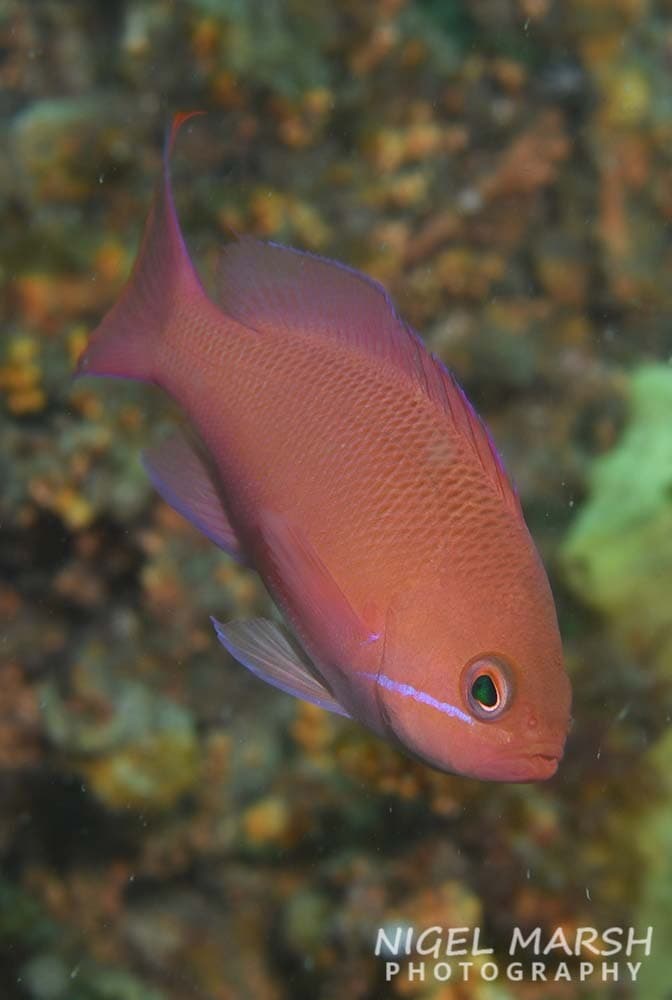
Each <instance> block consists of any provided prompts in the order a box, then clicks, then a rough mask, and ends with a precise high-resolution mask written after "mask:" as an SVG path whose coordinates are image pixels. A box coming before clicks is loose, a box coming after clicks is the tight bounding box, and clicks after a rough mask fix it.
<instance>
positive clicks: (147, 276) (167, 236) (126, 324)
mask: <svg viewBox="0 0 672 1000" xmlns="http://www.w3.org/2000/svg"><path fill="white" fill-rule="evenodd" d="M203 113H204V112H202V111H192V112H184V113H180V114H176V115H175V116H174V117H173V121H172V124H171V127H170V130H169V131H168V134H167V136H166V142H165V146H164V152H163V169H162V171H161V177H160V179H159V183H158V185H157V189H156V193H155V195H154V201H153V203H152V207H151V210H150V213H149V217H148V219H147V223H146V225H145V231H144V235H143V238H142V244H141V247H140V250H139V252H138V256H137V258H136V261H135V264H134V265H133V270H132V272H131V275H130V277H129V279H128V281H127V283H126V286H125V288H124V289H123V291H122V293H121V295H120V296H119V299H118V300H117V302H116V303H115V304H114V306H112V308H111V309H110V311H109V312H108V313H107V315H106V316H105V318H104V319H103V321H102V322H101V323H100V325H99V326H98V327H97V329H96V330H94V332H93V333H92V335H91V339H90V341H89V344H88V346H87V348H86V350H85V351H84V353H83V354H82V356H81V358H80V359H79V363H78V365H77V370H76V372H75V374H76V375H77V376H79V375H116V376H120V377H123V378H130V379H139V380H140V381H152V380H154V379H155V378H156V376H157V347H158V346H159V344H160V342H161V336H162V334H163V332H164V331H165V329H166V327H167V325H168V324H169V322H170V319H171V316H172V314H173V312H174V309H175V304H176V302H177V301H178V298H180V297H182V296H185V295H187V296H189V295H195V296H196V297H197V298H200V297H203V296H205V292H204V291H203V288H202V285H201V283H200V281H199V278H198V276H197V275H196V272H195V270H194V267H193V265H192V263H191V260H190V258H189V253H188V251H187V248H186V245H185V243H184V239H183V237H182V233H181V231H180V224H179V222H178V219H177V213H176V211H175V203H174V200H173V194H172V190H171V186H170V154H171V151H172V148H173V144H174V142H175V137H176V135H177V133H178V131H179V130H180V127H181V126H182V125H183V124H184V123H185V122H186V121H188V120H189V119H191V118H193V117H194V116H195V115H200V114H203Z"/></svg>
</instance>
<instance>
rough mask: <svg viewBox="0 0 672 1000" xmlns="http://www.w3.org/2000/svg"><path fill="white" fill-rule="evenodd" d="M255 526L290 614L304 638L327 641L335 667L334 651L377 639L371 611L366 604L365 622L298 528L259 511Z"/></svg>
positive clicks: (338, 658) (377, 633)
mask: <svg viewBox="0 0 672 1000" xmlns="http://www.w3.org/2000/svg"><path fill="white" fill-rule="evenodd" d="M260 527H261V534H262V537H263V539H264V542H265V543H266V547H267V550H268V555H269V558H270V559H271V561H272V562H274V563H275V564H276V566H277V568H278V573H279V576H280V577H281V579H282V582H283V585H284V589H285V593H284V595H283V597H284V598H285V599H286V601H287V603H288V605H289V607H290V610H291V611H297V612H298V616H299V617H300V619H301V620H302V621H303V622H304V623H305V624H306V626H307V627H308V632H309V634H319V635H321V636H322V637H323V638H328V639H329V646H330V647H331V652H332V654H333V655H334V657H335V662H339V660H340V657H338V655H337V653H338V650H339V649H345V650H352V648H353V647H354V648H356V647H358V646H366V645H368V644H369V643H371V642H375V641H376V640H378V639H379V638H380V631H379V629H377V628H376V627H375V626H374V624H373V623H374V622H375V620H376V619H377V617H378V615H377V611H376V608H375V607H374V606H373V604H372V605H371V607H370V608H367V609H366V621H365V620H364V618H363V617H362V616H361V615H360V614H359V613H358V612H357V611H356V610H355V609H354V608H353V606H352V604H351V603H350V601H349V600H348V597H347V596H346V594H345V593H344V592H343V590H342V589H341V587H340V586H339V584H338V582H337V581H336V580H335V579H334V577H333V576H332V574H331V572H330V571H329V568H328V567H327V566H326V565H325V563H324V561H323V560H322V558H321V557H320V555H319V553H318V552H317V551H316V550H315V548H314V546H313V545H312V544H311V542H310V539H309V538H308V536H307V535H306V533H305V531H304V530H303V529H302V528H301V527H300V526H299V525H298V524H296V523H294V522H293V521H291V520H290V519H289V518H287V517H285V516H284V515H282V514H277V513H274V512H271V511H263V512H262V515H261V517H260Z"/></svg>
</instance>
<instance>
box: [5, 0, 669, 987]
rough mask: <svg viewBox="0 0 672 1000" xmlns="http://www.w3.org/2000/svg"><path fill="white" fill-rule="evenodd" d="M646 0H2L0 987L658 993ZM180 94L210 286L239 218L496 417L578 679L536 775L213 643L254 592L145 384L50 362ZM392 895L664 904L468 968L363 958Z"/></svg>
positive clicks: (651, 102) (653, 91) (663, 636)
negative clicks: (525, 973)
mask: <svg viewBox="0 0 672 1000" xmlns="http://www.w3.org/2000/svg"><path fill="white" fill-rule="evenodd" d="M670 14H672V4H670V2H669V0H658V2H654V0H650V2H646V0H610V2H608V3H606V2H604V0H567V2H566V3H560V2H553V0H474V2H469V3H467V2H466V0H445V2H442V0H415V2H412V0H407V2H404V0H371V2H367V3H362V2H359V0H338V2H328V0H311V2H310V3H308V2H306V0H184V2H180V3H173V2H170V0H115V2H112V3H108V2H104V0H97V2H91V0H73V2H64V0H61V2H59V0H41V2H39V3H37V2H34V3H25V2H22V0H4V2H3V3H2V4H1V5H0V41H1V44H0V129H1V130H2V140H3V150H4V155H3V157H2V158H1V159H0V219H1V222H2V225H1V226H0V248H1V252H0V282H1V286H2V293H1V294H2V304H3V323H2V333H1V334H0V789H1V791H2V798H1V805H0V859H1V865H0V996H2V998H3V1000H238V998H241V1000H247V998H252V997H254V998H255V1000H290V998H291V1000H308V998H310V1000H313V998H318V997H319V998H320V1000H336V998H341V997H344V996H346V997H348V998H349V1000H381V998H387V997H391V998H394V997H400V998H401V997H404V998H414V1000H415V998H417V1000H463V998H476V1000H513V998H518V997H521V998H530V1000H534V998H537V997H543V998H544V1000H546V998H549V997H550V998H553V997H558V998H569V997H582V998H583V997H585V998H593V997H613V998H630V997H633V998H638V1000H639V998H641V1000H656V998H661V1000H662V998H663V997H664V996H665V995H666V994H665V990H666V988H668V987H667V984H668V983H669V979H670V974H671V972H670V967H669V954H667V953H668V952H669V941H670V936H671V935H672V927H671V926H670V913H671V912H672V870H671V869H670V862H669V858H670V856H672V850H671V847H672V787H671V785H670V778H669V774H670V764H671V763H672V742H671V740H670V735H669V734H670V721H671V718H672V612H671V611H670V608H671V607H672V600H671V597H672V531H671V530H670V529H671V528H672V443H671V442H672V430H671V428H672V422H671V420H670V414H671V413H672V366H671V364H670V362H671V361H672V332H671V331H672V291H671V289H672V283H671V282H670V274H671V273H672V244H670V239H669V232H670V225H671V224H672V152H671V151H672V90H671V89H670V76H669V67H670V55H671V53H672V34H671V33H670V28H669V19H670ZM196 107H198V108H206V109H208V110H209V112H210V114H209V117H208V118H206V119H201V120H198V121H195V122H194V123H193V127H191V128H190V129H189V132H188V134H185V135H184V137H183V138H181V141H180V148H179V150H178V152H177V155H176V158H175V186H176V191H177V195H178V201H179V207H180V212H181V217H182V220H183V224H184V228H185V231H186V232H187V234H188V237H189V242H190V246H191V248H192V250H193V251H194V254H195V256H196V258H197V259H198V261H199V264H200V266H201V268H202V273H203V274H204V276H205V280H206V282H207V281H208V279H209V276H211V272H212V262H213V259H214V255H215V254H216V251H217V246H218V244H219V243H220V241H221V240H222V239H224V238H225V235H226V233H227V231H228V230H229V229H230V228H233V229H235V230H238V231H242V232H250V233H254V234H256V235H259V236H261V237H268V238H273V239H275V240H279V241H281V242H285V243H290V244H292V245H295V246H298V247H302V248H304V249H309V250H314V251H318V252H320V253H324V254H327V255H329V256H334V257H337V258H340V259H342V260H345V261H347V262H349V263H350V264H352V265H354V266H357V267H360V268H362V269H363V270H365V271H367V272H368V273H370V274H372V275H374V276H375V277H377V278H379V279H380V280H382V281H383V282H384V283H385V284H386V285H387V286H388V288H389V289H390V291H391V292H392V294H393V296H394V298H395V300H396V302H397V304H398V306H399V308H400V310H401V312H402V313H403V315H404V316H405V317H406V318H407V319H408V320H409V322H411V323H412V324H413V326H415V327H416V328H417V329H418V330H419V331H420V332H421V333H422V335H423V336H424V337H425V339H426V341H427V342H428V343H429V344H430V345H431V347H432V349H433V350H434V351H436V352H437V353H438V354H440V355H441V357H442V358H443V359H444V360H445V361H446V362H447V363H448V364H449V365H450V366H451V367H452V368H453V369H454V370H455V371H456V373H457V374H458V376H459V378H460V379H461V381H462V383H463V384H464V386H465V388H466V389H467V391H468V393H469V395H470V397H471V398H472V400H473V401H474V403H475V404H476V405H477V407H478V409H479V411H480V412H481V413H482V414H483V415H484V416H485V418H486V419H487V420H488V422H489V425H490V427H491V428H492V431H493V434H494V436H495V439H496V440H497V442H498V444H499V446H500V448H501V450H502V452H503V454H504V457H505V461H506V464H507V467H508V469H509V470H510V472H511V474H512V476H513V478H514V480H515V481H516V483H517V486H518V489H519V491H520V494H521V498H522V501H523V505H524V508H525V511H526V516H527V519H528V523H529V525H530V528H531V530H532V533H533V534H534V536H535V538H536V539H537V541H538V544H539V546H540V549H541V551H542V554H543V556H544V559H545V561H546V564H547V566H548V568H549V572H550V575H551V579H552V584H553V587H554V590H555V593H556V597H557V602H558V608H559V613H560V618H561V626H562V631H563V636H564V639H565V651H566V657H567V662H568V667H569V670H570V672H571V675H572V682H573V687H574V717H575V722H574V727H573V730H572V732H571V734H570V738H569V742H568V748H567V753H566V757H565V760H564V762H563V764H562V766H561V768H560V771H559V773H558V775H557V776H556V777H555V778H554V779H553V780H552V781H550V782H548V783H546V784H543V785H532V786H515V785H512V786H497V785H494V784H481V783H477V782H473V781H468V780H465V779H461V778H457V777H452V776H447V775H441V774H438V773H434V772H432V771H430V770H428V769H427V768H425V767H423V766H422V765H420V764H417V763H414V762H412V761H409V760H408V759H406V758H405V757H402V756H401V755H400V754H399V753H398V751H397V750H396V749H394V748H393V747H391V746H387V745H385V744H383V743H381V742H379V741H377V740H375V739H374V738H373V737H370V736H369V735H367V733H365V732H364V731H363V730H362V729H360V728H358V727H356V726H355V725H353V724H351V723H349V722H347V721H345V720H341V719H337V718H335V717H332V716H328V715H326V714H325V713H323V712H322V711H321V710H319V709H316V708H313V707H311V706H307V705H303V704H299V703H298V702H295V701H294V700H292V699H290V698H288V697H285V696H283V695H281V694H279V693H278V692H276V691H273V690H271V689H269V688H266V687H265V686H264V685H261V684H259V683H257V682H256V681H255V680H254V678H252V677H250V676H249V675H247V674H246V673H245V671H243V670H242V669H240V668H239V667H236V665H235V664H234V663H233V662H232V661H230V660H228V659H227V657H226V655H225V653H224V651H223V650H222V649H221V647H219V646H218V644H217V642H216V640H215V638H214V636H213V634H212V632H211V628H210V624H209V620H208V616H209V615H210V614H216V615H217V616H218V617H219V618H226V617H231V616H233V615H235V614H239V615H250V614H254V613H258V612H260V611H262V610H263V609H264V608H265V606H266V601H267V599H266V597H265V595H264V593H263V591H262V589H261V588H260V586H259V584H258V582H257V581H256V579H255V577H254V575H253V574H251V573H249V572H247V571H245V570H243V569H240V568H239V567H237V566H235V565H233V564H232V563H231V562H230V561H229V560H228V559H227V558H226V557H225V556H223V555H222V554H221V553H219V552H218V551H217V550H215V549H214V548H213V546H212V545H210V544H209V543H208V542H207V541H206V540H204V539H203V538H201V537H200V536H197V535H196V533H195V532H194V531H193V530H192V529H191V528H190V527H189V526H188V525H187V524H186V523H185V522H184V521H182V520H181V519H180V518H179V517H178V516H177V515H176V514H174V513H173V512H172V511H171V510H170V509H168V508H167V507H166V506H165V504H163V503H162V501H161V500H159V498H158V497H157V496H156V495H154V493H153V492H152V489H151V487H150V485H149V483H148V481H147V479H146V477H145V475H144V473H143V471H142V468H141V466H140V462H139V453H140V450H141V448H142V447H143V446H144V445H145V444H146V443H147V441H148V440H150V439H153V438H156V437H158V436H159V435H160V434H161V432H162V430H163V429H164V428H165V427H167V426H168V425H169V424H170V422H171V418H172V416H173V414H172V412H171V408H170V406H169V404H168V403H167V402H166V401H165V400H164V399H162V398H161V397H160V396H159V395H158V394H157V393H156V392H155V391H153V390H152V389H151V388H149V387H146V386H145V387H143V386H138V385H126V384H123V383H114V384H104V383H97V384H95V385H94V384H91V383H87V382H86V381H81V382H78V383H77V384H72V383H71V380H70V373H71V371H72V366H73V362H74V360H75V358H76V357H77V355H78V353H79V351H80V350H81V348H82V346H83V345H84V343H85V341H86V336H87V331H88V330H89V329H90V328H91V326H92V325H93V324H95V322H96V321H97V320H98V319H99V318H100V316H101V315H102V314H103V312H104V311H105V309H106V308H107V307H108V306H109V305H110V304H111V303H112V301H113V300H114V298H115V296H116V295H117V293H118V291H119V289H120V287H121V285H122V283H123V281H124V278H125V276H126V274H127V273H128V269H129V267H130V265H131V262H132V260H133V256H134V253H135V249H136V248H137V243H138V238H139V235H140V231H141V226H142V223H143V221H144V218H145V215H146V212H147V208H148V204H149V200H150V198H151V188H152V183H153V180H154V178H155V176H156V172H157V168H158V165H159V162H160V148H161V135H162V131H163V129H164V127H165V124H166V122H167V120H168V119H169V116H170V114H171V113H172V112H173V111H175V110H178V109H188V108H196ZM395 924H402V925H404V926H406V925H414V926H416V927H425V926H431V925H432V924H438V925H442V926H448V925H454V926H463V925H466V926H470V927H471V926H481V927H482V928H483V933H484V935H485V937H487V941H488V943H489V944H490V945H492V947H494V949H495V957H496V958H497V960H498V961H500V962H501V963H502V964H503V965H504V964H505V963H506V957H507V956H506V949H507V944H508V942H509V940H510V935H511V930H512V928H513V927H514V926H520V927H522V928H524V929H525V928H527V929H529V928H533V927H536V926H540V927H542V928H543V929H544V932H545V933H549V934H550V933H552V932H553V930H554V929H555V928H556V927H563V928H564V929H565V930H566V932H567V934H568V935H570V936H571V935H572V934H573V933H574V931H575V929H576V928H577V927H580V926H594V927H598V928H600V927H602V928H604V927H608V926H614V925H618V926H630V925H635V926H638V927H640V928H641V927H643V926H644V925H647V924H652V925H654V947H653V954H652V955H651V956H650V958H649V959H647V960H646V961H645V962H644V963H643V968H642V971H641V975H640V977H639V982H638V983H635V984H634V985H633V984H632V983H631V982H630V981H629V980H627V979H625V978H622V979H621V981H620V982H618V983H614V982H611V981H609V982H606V983H603V982H600V981H597V980H593V981H592V982H591V981H586V982H581V981H580V980H579V978H578V974H577V975H576V976H574V978H572V980H571V981H570V982H566V981H564V982H563V981H560V982H558V983H552V982H545V983H544V982H533V981H532V980H531V979H530V978H529V977H528V978H527V979H526V980H525V981H523V982H510V981H507V980H506V979H500V980H498V981H497V982H496V983H489V982H487V981H486V980H485V979H484V978H482V977H481V976H480V975H479V974H478V968H479V963H480V965H481V966H482V964H483V961H484V960H483V959H476V960H475V963H476V965H475V968H476V972H475V973H474V975H473V977H472V979H471V980H470V981H469V982H466V983H465V982H461V981H457V980H456V979H453V980H451V981H450V982H440V981H438V980H436V979H435V978H433V977H432V976H431V975H428V977H427V979H426V981H425V982H419V981H409V980H408V977H404V976H403V975H401V976H399V977H397V978H396V979H395V980H393V981H392V982H391V983H390V984H386V983H385V982H384V966H383V963H382V961H381V959H380V958H376V957H375V956H374V953H373V952H374V945H375V934H376V930H377V928H378V927H387V926H392V925H395ZM560 957H563V956H560ZM586 957H589V956H586V955H583V956H578V957H573V958H571V959H570V960H569V961H570V965H571V966H572V968H573V969H574V970H576V969H577V968H578V963H579V962H580V961H581V960H582V958H586ZM556 958H557V955H556ZM402 964H403V963H402ZM430 964H431V963H430Z"/></svg>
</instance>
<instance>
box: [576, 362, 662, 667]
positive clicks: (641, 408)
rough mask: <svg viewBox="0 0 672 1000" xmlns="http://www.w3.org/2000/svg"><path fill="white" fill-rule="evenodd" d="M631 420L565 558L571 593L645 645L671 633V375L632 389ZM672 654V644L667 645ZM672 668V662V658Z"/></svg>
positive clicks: (597, 475) (658, 371)
mask: <svg viewBox="0 0 672 1000" xmlns="http://www.w3.org/2000/svg"><path fill="white" fill-rule="evenodd" d="M630 407H631V411H630V420H629V423H628V426H627V428H626V430H625V433H624V434H623V437H622V439H621V440H620V442H619V443H618V445H617V446H616V447H615V448H613V449H612V450H611V451H610V452H609V453H607V454H606V455H604V456H602V457H601V458H599V459H598V460H597V461H596V462H595V464H594V466H593V468H592V470H591V473H590V479H589V496H588V500H587V501H586V503H585V505H584V506H583V508H582V510H581V511H580V513H579V515H578V517H577V518H576V520H575V522H574V524H573V525H572V528H571V530H570V532H569V535H568V537H567V539H566V542H565V544H564V546H563V550H562V561H563V565H564V568H565V571H566V576H567V579H568V581H569V583H570V585H571V586H572V588H573V589H574V590H575V591H576V592H577V593H578V594H579V595H580V596H581V597H582V598H583V599H584V600H585V601H586V603H588V604H591V605H593V606H594V607H596V608H598V609H599V610H600V611H602V612H603V613H604V614H605V615H607V616H608V617H609V618H610V619H612V620H613V621H614V622H615V624H616V627H617V628H618V629H619V630H625V631H626V632H627V633H628V634H630V635H636V636H637V637H638V640H639V641H642V640H644V641H645V642H646V641H648V642H653V641H657V640H659V639H660V638H661V636H662V635H664V634H665V633H666V632H667V633H669V628H670V588H671V587H672V433H671V432H670V426H671V420H672V368H670V367H668V366H666V365H647V366H645V367H642V368H640V369H638V370H637V371H636V372H634V373H633V375H632V376H631V381H630ZM667 646H668V650H669V653H670V654H672V640H668V643H667ZM666 662H669V665H670V667H672V656H668V657H667V658H666Z"/></svg>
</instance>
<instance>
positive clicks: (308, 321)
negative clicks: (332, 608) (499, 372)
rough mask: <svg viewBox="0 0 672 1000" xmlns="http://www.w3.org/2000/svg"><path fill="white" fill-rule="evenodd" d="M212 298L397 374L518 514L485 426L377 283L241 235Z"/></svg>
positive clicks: (229, 309) (252, 321)
mask: <svg viewBox="0 0 672 1000" xmlns="http://www.w3.org/2000/svg"><path fill="white" fill-rule="evenodd" d="M217 299H218V302H219V304H220V306H221V308H222V309H223V310H224V312H225V313H227V314H228V315H230V316H231V317H233V318H234V319H236V320H238V321H239V322H240V323H243V324H245V325H246V326H248V327H251V328H253V329H255V330H257V331H258V332H259V333H269V334H273V333H280V334H282V333H289V332H293V333H304V334H306V335H308V336H312V337H315V336H318V337H319V336H321V337H328V338H332V339H333V338H336V339H338V340H340V341H342V342H343V343H346V344H349V345H351V346H353V347H354V348H355V349H357V350H360V351H364V352H366V353H367V354H369V355H372V356H373V357H375V358H377V359H379V360H380V361H381V362H386V363H389V364H390V365H392V366H393V367H394V368H395V369H396V370H398V371H401V372H403V373H404V374H405V375H406V376H407V377H408V378H409V379H411V380H412V381H413V383H414V384H415V385H416V386H417V387H418V388H419V389H420V390H421V391H422V392H424V393H425V395H426V396H428V397H429V398H430V399H431V400H432V401H433V402H434V403H435V404H436V405H437V406H439V407H440V408H441V409H442V411H443V413H444V414H445V415H446V416H447V417H448V419H450V420H451V421H452V423H453V424H454V425H455V426H456V427H457V428H458V429H459V431H460V432H461V434H462V435H463V437H464V438H465V439H466V441H467V442H468V443H469V444H470V445H471V447H472V448H473V449H474V452H475V454H476V456H477V457H478V460H479V461H480V462H481V464H482V466H483V469H484V471H485V472H486V474H488V476H489V477H490V479H491V481H492V483H493V486H494V487H495V489H496V490H497V491H498V493H500V495H501V496H502V498H503V500H504V501H505V502H506V503H507V504H508V505H509V506H510V507H511V508H512V509H513V510H515V511H517V512H519V511H520V506H519V502H518V498H517V495H516V492H515V489H514V488H513V486H512V485H511V483H510V482H509V480H508V477H507V475H506V472H505V470H504V466H503V464H502V460H501V458H500V457H499V455H498V453H497V449H496V448H495V445H494V443H493V441H492V439H491V437H490V434H489V433H488V430H487V428H486V427H485V425H484V424H483V422H482V421H481V420H480V418H479V416H478V414H477V413H476V411H475V410H474V408H473V407H472V405H471V403H470V402H469V400H468V399H467V397H466V396H465V394H464V392H463V390H462V389H461V387H460V386H459V384H458V382H457V380H456V379H455V377H454V376H453V375H452V374H451V373H450V372H449V371H448V369H447V368H446V367H445V365H444V364H443V362H442V361H441V360H440V359H439V358H437V357H436V356H435V355H433V354H430V353H429V351H428V350H427V348H426V347H425V345H424V343H423V341H422V340H421V338H420V337H419V336H418V334H417V333H415V331H414V330H413V329H411V327H409V326H408V325H407V324H406V323H405V322H404V321H403V320H402V319H401V317H400V316H399V315H398V313H397V311H396V309H395V307H394V304H393V302H392V300H391V298H390V296H389V295H388V294H387V292H386V291H385V289H384V288H383V286H382V285H381V284H379V283H378V282H377V281H374V280H373V279H372V278H369V277H367V275H365V274H362V272H361V271H357V270H355V269H354V268H351V267H347V266H346V265H345V264H341V263H339V262H337V261H333V260H328V259H327V258H325V257H318V256H316V255H314V254H310V253H304V252H302V251H300V250H294V249H292V248H291V247H284V246H280V245H279V244H277V243H264V242H262V241H260V240H256V239H254V238H252V237H250V236H241V237H237V238H236V239H235V240H234V241H233V242H231V243H229V244H227V246H226V247H225V248H224V249H223V251H222V253H221V256H220V259H219V263H218V273H217Z"/></svg>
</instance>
